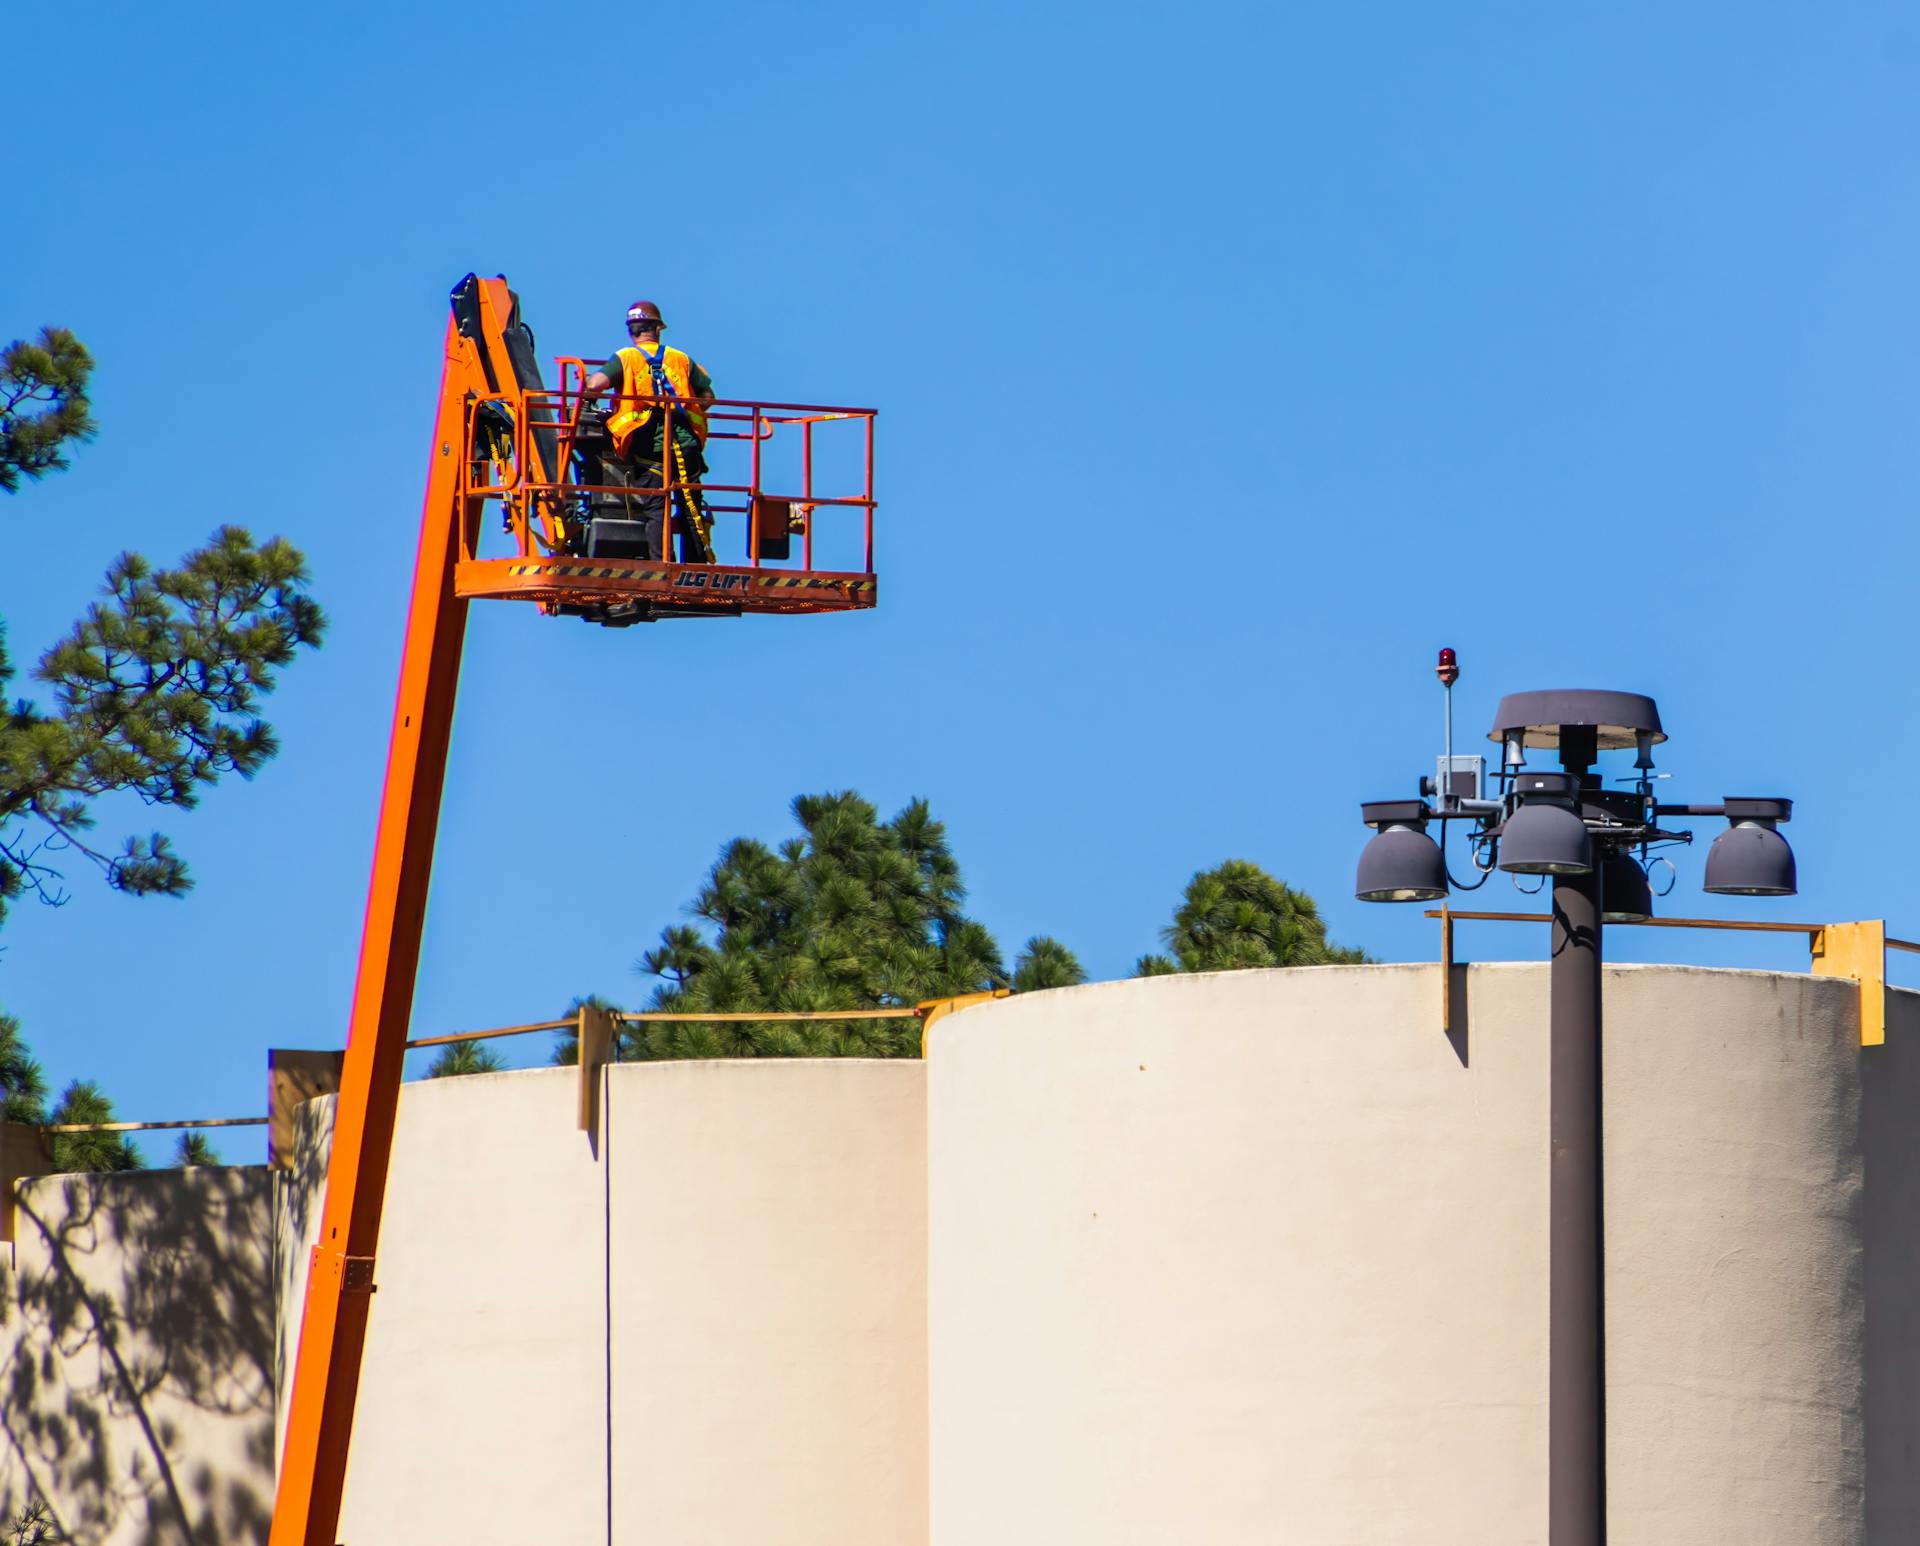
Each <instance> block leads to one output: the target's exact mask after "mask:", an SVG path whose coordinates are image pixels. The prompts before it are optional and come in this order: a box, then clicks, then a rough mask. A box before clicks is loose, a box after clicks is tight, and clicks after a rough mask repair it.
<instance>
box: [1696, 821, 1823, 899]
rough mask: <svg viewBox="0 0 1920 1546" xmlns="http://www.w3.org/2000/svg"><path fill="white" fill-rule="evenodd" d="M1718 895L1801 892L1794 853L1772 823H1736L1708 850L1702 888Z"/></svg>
mask: <svg viewBox="0 0 1920 1546" xmlns="http://www.w3.org/2000/svg"><path fill="white" fill-rule="evenodd" d="M1701 889H1702V890H1704V891H1711V892H1713V893H1715V894H1716V895H1718V896H1792V895H1793V894H1794V893H1795V892H1796V891H1798V890H1799V877H1798V875H1796V874H1795V872H1794V863H1793V850H1792V849H1791V848H1790V847H1788V846H1787V840H1786V839H1785V838H1784V837H1782V836H1781V835H1780V834H1779V833H1778V832H1776V831H1774V829H1773V823H1772V822H1769V821H1736V822H1735V823H1734V824H1733V825H1732V826H1730V827H1728V828H1727V830H1726V831H1724V832H1722V833H1721V834H1720V835H1719V836H1718V837H1716V838H1715V839H1714V840H1713V847H1712V848H1710V849H1708V850H1707V876H1706V880H1705V881H1704V883H1703V884H1702V886H1701Z"/></svg>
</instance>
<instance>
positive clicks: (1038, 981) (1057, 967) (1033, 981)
mask: <svg viewBox="0 0 1920 1546" xmlns="http://www.w3.org/2000/svg"><path fill="white" fill-rule="evenodd" d="M1086 980H1087V973H1086V969H1085V968H1084V967H1082V966H1081V965H1080V958H1079V957H1078V956H1076V955H1075V954H1074V953H1073V952H1072V951H1071V950H1069V949H1067V947H1066V946H1065V945H1063V944H1061V943H1060V941H1059V940H1057V939H1049V938H1047V937H1046V936H1045V935H1042V934H1036V935H1035V936H1034V937H1033V938H1032V939H1030V940H1028V941H1027V944H1026V948H1025V949H1024V950H1022V951H1021V952H1020V959H1019V960H1018V961H1017V962H1016V963H1015V964H1014V968H1013V991H1014V992H1015V993H1033V992H1037V991H1038V990H1040V989H1042V988H1071V987H1075V986H1077V985H1078V984H1080V983H1083V982H1085V981H1086Z"/></svg>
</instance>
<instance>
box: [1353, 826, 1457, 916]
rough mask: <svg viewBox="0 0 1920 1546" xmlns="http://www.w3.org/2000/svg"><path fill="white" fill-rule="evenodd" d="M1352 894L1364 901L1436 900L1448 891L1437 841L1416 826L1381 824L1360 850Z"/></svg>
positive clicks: (1444, 861) (1444, 867)
mask: <svg viewBox="0 0 1920 1546" xmlns="http://www.w3.org/2000/svg"><path fill="white" fill-rule="evenodd" d="M1353 894H1354V895H1355V896H1356V897H1358V898H1359V899H1360V900H1361V901H1363V902H1437V901H1439V900H1440V898H1442V897H1444V896H1445V895H1446V894H1447V864H1446V860H1444V859H1443V858H1441V856H1440V845H1439V844H1438V843H1436V842H1434V840H1433V839H1432V838H1430V837H1428V836H1427V834H1426V833H1425V832H1422V831H1421V830H1420V829H1419V828H1417V827H1410V826H1405V825H1401V824H1395V825H1393V826H1390V827H1386V828H1383V829H1382V830H1381V831H1380V832H1378V833H1377V834H1375V835H1374V836H1373V837H1371V838H1369V839H1368V840H1367V846H1366V847H1365V848H1363V849H1361V850H1360V868H1359V871H1358V873H1357V874H1356V875H1355V876H1354V883H1353Z"/></svg>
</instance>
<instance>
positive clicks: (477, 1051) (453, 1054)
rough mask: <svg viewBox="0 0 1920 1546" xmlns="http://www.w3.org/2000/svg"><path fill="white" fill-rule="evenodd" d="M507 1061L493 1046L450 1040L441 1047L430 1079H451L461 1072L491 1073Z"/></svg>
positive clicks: (429, 1070)
mask: <svg viewBox="0 0 1920 1546" xmlns="http://www.w3.org/2000/svg"><path fill="white" fill-rule="evenodd" d="M506 1066H507V1065H506V1062H505V1060H503V1059H502V1058H501V1056H500V1054H499V1053H497V1052H495V1051H494V1050H493V1048H491V1047H489V1046H486V1045H484V1044H483V1043H481V1042H477V1041H450V1042H448V1043H447V1044H446V1045H445V1046H444V1047H442V1048H441V1049H440V1052H439V1055H438V1056H437V1057H435V1058H434V1060H433V1063H432V1066H431V1067H429V1068H428V1069H427V1077H428V1078H429V1079H450V1078H453V1077H454V1076H456V1075H459V1074H491V1073H497V1072H498V1071H499V1070H501V1069H503V1068H505V1067H506Z"/></svg>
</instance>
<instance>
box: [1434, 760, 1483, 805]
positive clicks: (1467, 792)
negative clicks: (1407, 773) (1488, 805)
mask: <svg viewBox="0 0 1920 1546" xmlns="http://www.w3.org/2000/svg"><path fill="white" fill-rule="evenodd" d="M1486 779H1487V759H1486V758H1485V757H1436V758H1435V759H1434V777H1433V788H1434V792H1435V793H1436V794H1439V795H1441V796H1446V795H1452V796H1453V797H1454V798H1455V799H1458V800H1478V799H1481V798H1483V796H1482V794H1481V788H1482V786H1483V785H1484V784H1485V783H1486Z"/></svg>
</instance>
